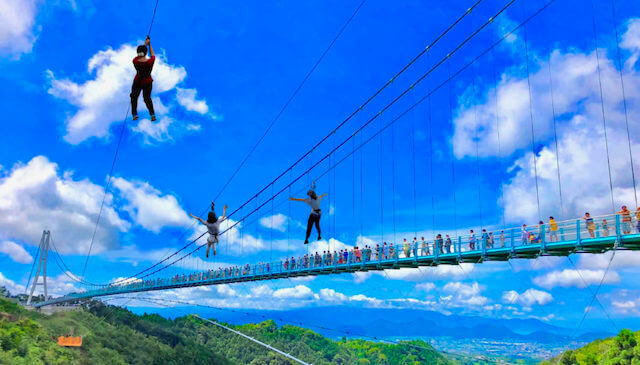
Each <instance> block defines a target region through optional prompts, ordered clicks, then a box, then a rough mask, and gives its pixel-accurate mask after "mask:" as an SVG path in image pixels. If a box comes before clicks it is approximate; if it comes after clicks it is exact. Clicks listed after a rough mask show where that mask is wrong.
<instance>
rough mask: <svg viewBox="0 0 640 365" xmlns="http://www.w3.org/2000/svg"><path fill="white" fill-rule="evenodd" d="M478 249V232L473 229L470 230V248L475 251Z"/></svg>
mask: <svg viewBox="0 0 640 365" xmlns="http://www.w3.org/2000/svg"><path fill="white" fill-rule="evenodd" d="M475 249H476V234H475V233H473V229H472V230H470V231H469V250H470V251H473V250H475Z"/></svg>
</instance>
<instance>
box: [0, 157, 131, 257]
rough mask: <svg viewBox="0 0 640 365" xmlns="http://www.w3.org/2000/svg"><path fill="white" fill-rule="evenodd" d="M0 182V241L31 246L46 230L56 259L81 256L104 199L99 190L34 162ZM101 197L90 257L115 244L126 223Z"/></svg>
mask: <svg viewBox="0 0 640 365" xmlns="http://www.w3.org/2000/svg"><path fill="white" fill-rule="evenodd" d="M0 173H2V174H3V175H4V176H2V177H0V236H1V237H0V238H5V239H14V240H17V241H20V242H24V243H26V244H31V245H36V244H37V243H38V242H39V241H40V237H41V235H42V231H43V230H44V229H49V230H50V231H51V234H52V237H53V239H54V242H55V244H56V246H57V248H58V249H59V250H60V251H61V252H62V253H80V254H86V252H87V251H88V248H89V244H90V241H91V236H92V234H93V231H94V228H95V222H96V218H97V215H98V212H99V210H100V204H101V202H102V198H103V196H104V189H103V188H102V187H100V186H98V185H95V184H93V183H92V182H90V181H89V180H87V179H83V180H74V179H73V174H72V172H70V171H66V172H64V173H63V174H62V176H60V175H59V174H58V165H57V164H55V163H53V162H50V161H49V160H48V159H47V158H46V157H44V156H36V157H34V158H33V159H32V160H31V161H29V162H28V163H27V164H26V165H24V164H20V163H18V164H16V165H14V166H13V168H12V169H11V170H10V171H7V170H3V171H1V172H0ZM112 203H113V197H112V195H111V194H107V197H106V200H105V206H104V208H103V211H102V218H101V219H100V227H99V228H98V230H97V233H96V239H95V243H94V247H93V252H94V253H98V252H102V251H104V250H105V249H107V248H109V247H115V246H117V244H118V233H119V232H121V231H126V230H127V229H128V228H129V223H127V222H126V221H124V220H123V219H121V218H120V216H119V215H118V213H117V212H116V211H115V210H114V209H113V207H112Z"/></svg>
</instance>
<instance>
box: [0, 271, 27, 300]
mask: <svg viewBox="0 0 640 365" xmlns="http://www.w3.org/2000/svg"><path fill="white" fill-rule="evenodd" d="M0 286H4V287H5V288H6V289H7V290H8V291H9V293H11V295H16V294H22V293H24V292H25V287H24V285H20V284H16V282H15V281H13V280H11V279H9V278H7V277H6V276H4V275H3V274H2V272H0Z"/></svg>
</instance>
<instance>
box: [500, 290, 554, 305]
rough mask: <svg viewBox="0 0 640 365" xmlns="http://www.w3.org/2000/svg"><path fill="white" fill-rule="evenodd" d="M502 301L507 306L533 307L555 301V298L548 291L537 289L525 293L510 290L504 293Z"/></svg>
mask: <svg viewBox="0 0 640 365" xmlns="http://www.w3.org/2000/svg"><path fill="white" fill-rule="evenodd" d="M502 301H503V302H504V303H507V304H516V303H517V304H520V305H523V306H525V307H531V306H532V305H545V304H548V303H551V302H552V301H553V296H552V295H551V294H549V293H547V292H546V291H542V290H537V289H533V288H530V289H527V290H526V291H524V292H523V293H518V292H517V291H515V290H509V291H505V292H503V293H502Z"/></svg>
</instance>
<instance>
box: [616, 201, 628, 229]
mask: <svg viewBox="0 0 640 365" xmlns="http://www.w3.org/2000/svg"><path fill="white" fill-rule="evenodd" d="M618 215H619V216H621V218H622V233H623V234H629V233H631V212H630V211H629V209H627V206H626V205H623V206H622V210H621V211H619V212H618Z"/></svg>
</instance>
